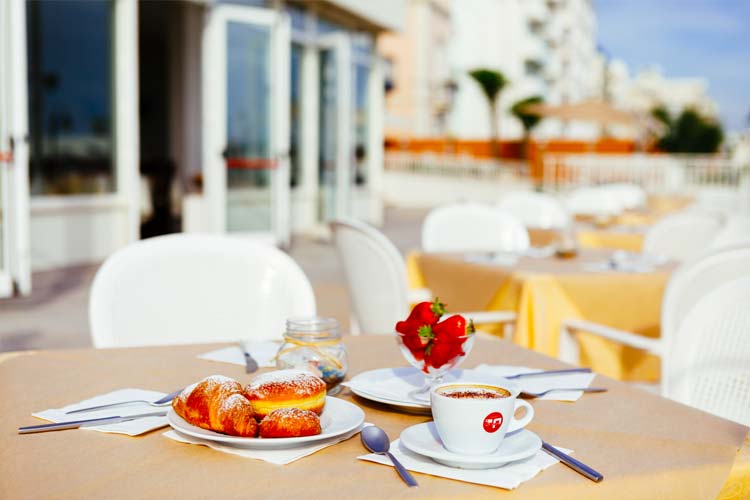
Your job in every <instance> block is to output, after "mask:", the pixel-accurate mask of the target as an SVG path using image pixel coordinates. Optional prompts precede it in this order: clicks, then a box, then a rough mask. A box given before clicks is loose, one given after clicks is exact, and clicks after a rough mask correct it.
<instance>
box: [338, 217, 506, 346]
mask: <svg viewBox="0 0 750 500" xmlns="http://www.w3.org/2000/svg"><path fill="white" fill-rule="evenodd" d="M331 232H332V233H333V241H334V244H335V245H336V249H337V251H338V254H339V258H340V259H341V263H342V265H343V268H344V273H345V274H346V279H347V285H348V290H349V298H350V300H351V303H352V308H353V310H354V314H355V316H356V324H357V327H358V329H359V331H361V332H365V333H376V334H393V332H394V327H395V325H396V323H397V322H398V321H401V320H403V319H404V318H406V317H407V315H408V314H409V305H410V304H411V303H414V302H420V301H424V300H432V298H433V297H432V295H431V293H430V291H429V290H425V289H420V290H411V291H410V290H409V288H408V285H407V280H406V266H405V264H404V260H403V258H402V257H401V254H400V253H399V251H398V250H397V249H396V247H395V246H394V245H393V243H392V242H391V241H390V240H389V239H388V238H387V237H386V236H385V235H384V234H383V233H381V232H380V231H378V230H377V229H375V228H373V227H371V226H369V225H367V224H364V223H362V222H359V221H355V220H351V219H346V220H337V221H334V222H332V223H331ZM452 313H453V314H462V315H464V316H465V317H466V318H472V319H473V320H474V322H475V323H476V324H486V323H511V322H513V321H515V319H516V314H515V313H513V312H502V311H497V312H495V311H492V312H486V311H482V312H470V313H458V311H452ZM506 334H507V332H506Z"/></svg>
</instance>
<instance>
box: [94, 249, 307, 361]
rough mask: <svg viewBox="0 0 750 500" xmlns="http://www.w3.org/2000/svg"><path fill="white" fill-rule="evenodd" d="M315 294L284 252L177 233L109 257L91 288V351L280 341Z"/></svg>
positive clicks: (302, 274) (303, 313)
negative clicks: (289, 322) (287, 324)
mask: <svg viewBox="0 0 750 500" xmlns="http://www.w3.org/2000/svg"><path fill="white" fill-rule="evenodd" d="M314 314H315V295H314V293H313V289H312V286H310V282H309V281H308V279H307V277H306V276H305V274H304V272H303V271H302V269H300V267H299V266H298V265H297V264H296V263H295V262H294V261H293V260H292V259H291V258H290V257H289V256H288V255H286V254H285V253H284V252H282V251H281V250H279V249H277V248H275V247H273V246H271V245H267V244H263V243H258V242H253V241H248V240H245V239H242V238H241V237H230V236H218V235H198V234H194V235H187V234H175V235H169V236H160V237H157V238H150V239H147V240H143V241H139V242H137V243H134V244H132V245H129V246H127V247H125V248H123V249H121V250H119V251H118V252H116V253H114V254H113V255H111V256H110V257H109V258H108V259H107V260H106V261H105V262H104V264H102V266H101V268H99V270H98V271H97V273H96V277H95V278H94V283H93V285H92V288H91V300H90V302H89V321H90V325H91V336H92V339H93V342H94V345H95V346H96V347H117V346H136V345H158V344H181V343H195V342H209V341H232V340H239V339H251V338H252V339H274V338H280V337H281V336H282V335H283V332H284V329H285V321H286V319H287V318H289V317H292V316H311V315H314Z"/></svg>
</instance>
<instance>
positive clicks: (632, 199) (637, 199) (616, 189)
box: [598, 183, 648, 209]
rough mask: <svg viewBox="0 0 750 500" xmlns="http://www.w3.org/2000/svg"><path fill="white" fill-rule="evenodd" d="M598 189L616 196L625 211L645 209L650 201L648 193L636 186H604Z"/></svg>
mask: <svg viewBox="0 0 750 500" xmlns="http://www.w3.org/2000/svg"><path fill="white" fill-rule="evenodd" d="M598 189H601V190H603V191H604V192H605V193H609V194H610V195H612V196H614V197H615V198H616V199H617V200H618V201H619V202H620V204H621V205H622V207H623V208H625V209H633V208H642V207H645V206H646V201H647V199H648V197H647V195H646V191H645V190H644V189H643V188H642V187H640V186H637V185H635V184H619V183H618V184H604V185H602V186H599V187H598Z"/></svg>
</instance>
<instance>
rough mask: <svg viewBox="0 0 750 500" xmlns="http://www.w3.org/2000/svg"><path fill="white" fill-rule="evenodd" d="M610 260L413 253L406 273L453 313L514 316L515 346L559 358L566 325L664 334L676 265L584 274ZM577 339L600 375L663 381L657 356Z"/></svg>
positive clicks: (597, 255)
mask: <svg viewBox="0 0 750 500" xmlns="http://www.w3.org/2000/svg"><path fill="white" fill-rule="evenodd" d="M606 255H608V254H607V253H606V252H600V251H586V252H583V253H582V254H580V255H579V256H578V257H576V258H574V259H569V260H560V259H555V258H549V259H530V258H522V259H520V260H519V262H518V263H517V264H516V265H514V266H510V267H506V266H500V265H496V264H491V263H475V262H466V261H465V260H464V259H463V258H462V257H460V256H456V255H444V254H443V255H440V254H419V253H412V254H410V255H409V256H408V257H407V269H408V273H409V276H410V283H411V284H412V285H414V286H419V287H424V288H429V289H430V290H431V291H432V293H433V294H434V295H436V296H438V297H440V299H441V300H443V301H444V302H446V303H447V304H448V306H449V308H450V309H449V310H451V311H471V310H474V311H478V310H508V311H515V312H517V313H518V321H517V324H516V328H515V330H514V336H513V340H514V342H516V343H517V344H519V345H522V346H524V347H528V348H530V349H534V350H535V351H538V352H542V353H544V354H547V355H550V356H556V355H557V348H558V342H559V332H560V325H561V323H562V321H563V320H566V319H587V320H590V321H595V322H597V323H601V324H604V325H607V326H611V327H614V328H620V329H622V330H626V331H630V332H634V333H638V334H641V335H646V336H648V337H658V336H659V322H660V309H661V298H662V294H663V291H664V287H665V285H666V283H667V280H668V279H669V276H670V274H671V271H672V269H673V267H672V266H668V267H665V268H661V269H659V270H656V271H654V272H651V273H642V274H635V273H618V272H590V271H586V270H584V269H583V266H584V265H585V264H586V263H589V264H590V263H592V262H596V261H601V260H602V259H604V258H605V256H606ZM580 339H581V361H582V363H583V364H585V365H588V366H591V367H592V368H594V369H595V370H596V371H597V372H599V373H603V374H606V375H608V376H611V377H614V378H618V379H622V380H640V381H649V382H651V381H656V380H658V379H659V364H658V359H657V358H655V357H654V356H651V355H648V354H645V353H644V352H642V351H640V350H637V349H632V348H628V347H623V346H620V345H618V344H615V343H612V342H610V341H607V340H603V339H601V338H598V337H594V336H591V335H586V334H581V335H580Z"/></svg>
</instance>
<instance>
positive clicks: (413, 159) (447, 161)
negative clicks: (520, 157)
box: [385, 152, 528, 180]
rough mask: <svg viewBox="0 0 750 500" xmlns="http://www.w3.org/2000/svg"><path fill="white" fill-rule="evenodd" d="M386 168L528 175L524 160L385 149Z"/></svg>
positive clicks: (471, 176)
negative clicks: (398, 151)
mask: <svg viewBox="0 0 750 500" xmlns="http://www.w3.org/2000/svg"><path fill="white" fill-rule="evenodd" d="M385 169H386V170H390V171H395V172H404V173H411V174H422V175H434V176H439V177H459V178H469V179H479V180H500V179H507V178H509V177H524V176H527V175H528V164H527V163H526V162H524V161H510V160H494V159H489V158H474V157H473V156H468V155H445V154H432V153H421V154H420V153H396V152H389V153H386V155H385Z"/></svg>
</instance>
